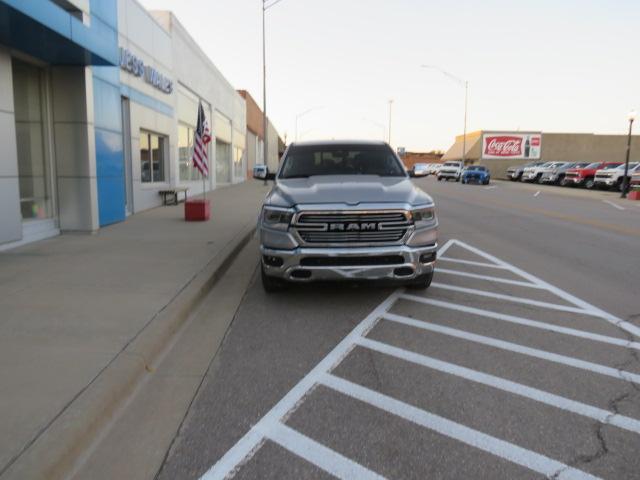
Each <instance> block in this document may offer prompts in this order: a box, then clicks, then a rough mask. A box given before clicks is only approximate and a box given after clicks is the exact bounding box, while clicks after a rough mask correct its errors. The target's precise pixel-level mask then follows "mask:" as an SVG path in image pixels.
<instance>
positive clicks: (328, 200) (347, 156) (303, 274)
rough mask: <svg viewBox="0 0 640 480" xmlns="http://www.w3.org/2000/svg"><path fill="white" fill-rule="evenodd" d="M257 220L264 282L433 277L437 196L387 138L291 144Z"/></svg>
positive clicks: (418, 283)
mask: <svg viewBox="0 0 640 480" xmlns="http://www.w3.org/2000/svg"><path fill="white" fill-rule="evenodd" d="M265 177H266V178H268V179H273V180H274V182H275V184H274V186H273V188H272V189H271V191H270V192H269V194H268V195H267V197H266V198H265V200H264V204H263V206H262V212H261V214H260V218H259V220H258V231H259V233H260V253H261V255H262V262H261V263H262V284H263V286H264V288H265V290H266V291H267V292H272V291H276V290H279V289H281V288H283V287H284V286H286V283H287V282H310V281H323V280H331V281H333V280H392V281H394V282H398V283H402V284H406V285H408V286H412V287H416V288H427V287H429V285H430V284H431V279H432V278H433V269H434V264H435V260H436V248H437V229H438V220H437V218H436V214H435V209H434V203H433V200H432V199H431V197H430V196H429V195H427V194H426V193H424V192H423V191H422V190H420V189H419V188H418V187H416V186H415V185H414V184H413V182H412V181H411V179H410V176H409V174H407V172H406V170H405V169H404V167H403V165H402V163H401V161H400V159H399V158H398V157H397V156H396V154H395V153H394V152H393V150H392V149H391V147H389V145H387V144H386V143H383V142H340V141H327V142H304V143H294V144H291V145H290V146H289V147H288V148H287V150H286V151H285V153H284V156H283V160H282V163H281V165H280V168H279V170H278V172H277V173H275V174H274V173H269V172H267V173H266V175H265V173H264V170H263V169H262V170H260V169H256V174H254V178H258V179H265Z"/></svg>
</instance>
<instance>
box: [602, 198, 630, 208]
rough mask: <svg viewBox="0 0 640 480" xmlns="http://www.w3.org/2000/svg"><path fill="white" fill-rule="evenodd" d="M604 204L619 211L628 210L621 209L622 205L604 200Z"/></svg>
mask: <svg viewBox="0 0 640 480" xmlns="http://www.w3.org/2000/svg"><path fill="white" fill-rule="evenodd" d="M603 202H604V203H606V204H607V205H611V206H612V207H614V208H617V209H618V210H626V209H625V208H624V207H621V206H620V205H618V204H615V203H613V202H612V201H610V200H603Z"/></svg>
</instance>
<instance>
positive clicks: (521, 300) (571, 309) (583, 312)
mask: <svg viewBox="0 0 640 480" xmlns="http://www.w3.org/2000/svg"><path fill="white" fill-rule="evenodd" d="M430 288H436V289H437V288H441V289H443V290H451V291H453V292H461V293H469V294H471V295H479V296H482V297H489V298H496V299H499V300H506V301H508V302H514V303H523V304H526V305H534V306H536V307H544V308H550V309H552V310H560V311H561V312H570V313H579V314H581V315H592V316H594V317H599V315H598V314H597V313H594V312H592V311H591V310H585V309H583V308H580V307H571V306H568V305H559V304H557V303H548V302H543V301H540V300H532V299H530V298H524V297H515V296H513V295H505V294H503V293H495V292H488V291H486V290H478V289H476V288H467V287H459V286H457V285H449V284H447V283H440V282H431V287H430Z"/></svg>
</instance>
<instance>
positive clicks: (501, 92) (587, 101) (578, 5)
mask: <svg viewBox="0 0 640 480" xmlns="http://www.w3.org/2000/svg"><path fill="white" fill-rule="evenodd" d="M141 1H142V3H143V5H145V6H146V7H147V8H148V9H161V10H172V11H173V12H174V13H175V14H176V15H177V17H178V19H179V20H180V21H181V22H182V24H183V25H184V26H185V27H186V28H187V30H188V31H189V32H190V33H191V35H192V36H193V37H194V39H195V40H196V42H197V43H198V44H199V45H200V46H201V47H202V48H203V49H204V51H205V52H206V53H207V54H208V55H209V57H210V58H211V59H212V60H213V62H214V63H215V64H216V65H217V66H218V68H219V69H220V70H221V71H222V73H223V74H224V75H225V76H226V77H227V79H228V80H229V81H230V82H231V83H232V84H233V85H234V86H235V87H236V88H244V89H247V90H249V91H250V92H251V94H252V95H253V97H254V98H255V99H256V101H258V103H260V104H261V103H262V77H261V68H262V51H261V0H141ZM639 26H640V2H638V1H637V0H597V1H596V0H537V1H513V0H509V1H502V0H484V1H482V2H480V1H477V0H466V1H461V0H438V1H435V0H322V1H320V0H282V1H281V2H280V3H279V4H278V5H276V6H274V7H273V8H271V9H269V10H268V11H267V75H268V78H267V100H268V113H269V116H270V118H271V119H272V121H273V122H274V124H275V125H276V128H277V129H278V130H279V132H280V133H281V134H282V135H284V134H285V133H286V134H287V139H288V140H289V141H291V140H293V137H294V134H295V132H294V130H295V118H296V115H297V114H299V113H301V112H304V111H306V110H308V109H310V108H314V107H320V108H318V110H315V111H313V112H311V113H309V114H307V115H305V116H304V117H302V118H300V120H299V127H298V131H299V138H300V139H303V140H311V139H318V138H372V139H373V138H380V139H382V138H383V136H386V126H387V122H388V107H389V104H388V100H389V99H393V100H394V103H393V117H392V138H391V143H392V145H394V146H395V147H398V146H404V147H406V148H407V149H410V150H431V149H447V148H448V147H449V146H450V145H451V144H452V142H453V139H454V136H455V135H457V134H461V133H462V128H463V106H464V90H463V88H462V87H461V86H460V85H459V84H457V83H456V82H454V81H452V80H450V79H449V78H447V77H445V76H444V75H442V74H439V73H438V72H436V71H429V70H425V69H421V68H420V65H421V64H433V65H437V66H439V67H441V68H442V69H445V70H448V71H450V72H451V73H453V74H454V75H456V76H458V77H462V78H464V79H468V80H469V85H470V90H469V121H468V125H469V127H468V129H469V130H470V131H471V130H479V129H485V130H502V129H504V130H517V129H520V130H542V131H556V132H557V131H562V132H595V133H622V132H625V131H626V127H627V124H626V122H627V120H626V116H627V113H628V112H629V110H630V109H631V108H635V109H638V108H639V107H640V60H638V37H639V35H640V28H639Z"/></svg>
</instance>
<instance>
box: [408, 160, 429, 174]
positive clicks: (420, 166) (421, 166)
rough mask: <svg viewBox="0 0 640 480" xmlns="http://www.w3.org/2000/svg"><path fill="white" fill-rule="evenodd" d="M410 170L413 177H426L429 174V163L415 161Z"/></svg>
mask: <svg viewBox="0 0 640 480" xmlns="http://www.w3.org/2000/svg"><path fill="white" fill-rule="evenodd" d="M412 170H413V176H414V177H426V176H427V175H429V165H428V164H426V163H416V164H415V165H414V166H413V169H412Z"/></svg>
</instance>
